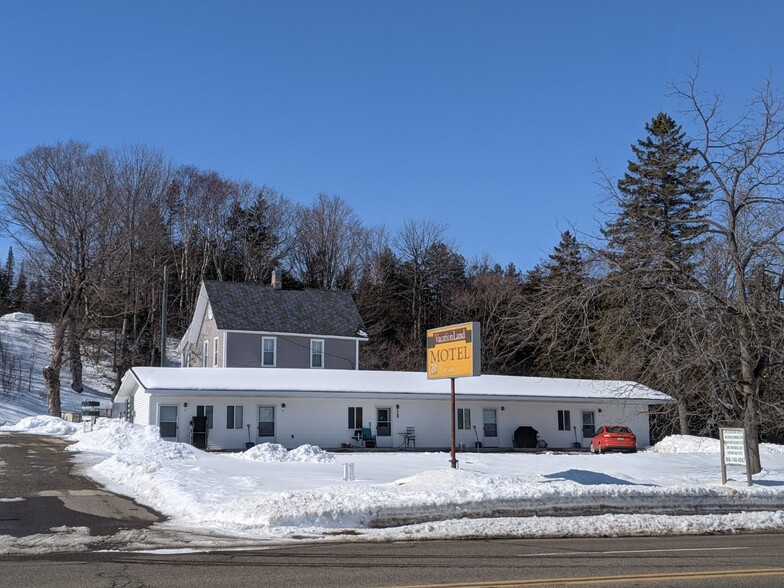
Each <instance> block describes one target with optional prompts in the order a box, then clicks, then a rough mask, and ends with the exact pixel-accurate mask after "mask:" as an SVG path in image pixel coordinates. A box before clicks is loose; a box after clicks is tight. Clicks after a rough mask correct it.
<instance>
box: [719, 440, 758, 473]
mask: <svg viewBox="0 0 784 588" xmlns="http://www.w3.org/2000/svg"><path fill="white" fill-rule="evenodd" d="M719 441H720V446H721V483H722V484H726V483H727V466H742V467H744V468H746V482H747V483H748V485H749V486H751V470H750V469H749V445H748V443H746V430H745V429H731V428H721V429H719Z"/></svg>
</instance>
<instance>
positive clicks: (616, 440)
mask: <svg viewBox="0 0 784 588" xmlns="http://www.w3.org/2000/svg"><path fill="white" fill-rule="evenodd" d="M605 451H628V452H629V453H634V452H635V451H637V437H635V436H634V433H632V430H631V429H630V428H629V427H625V426H623V425H602V426H601V427H599V429H598V430H597V431H596V434H595V435H594V436H593V438H592V439H591V453H604V452H605Z"/></svg>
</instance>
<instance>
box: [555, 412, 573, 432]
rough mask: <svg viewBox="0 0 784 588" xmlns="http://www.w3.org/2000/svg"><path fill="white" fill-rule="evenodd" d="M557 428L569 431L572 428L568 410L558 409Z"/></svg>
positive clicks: (570, 414)
mask: <svg viewBox="0 0 784 588" xmlns="http://www.w3.org/2000/svg"><path fill="white" fill-rule="evenodd" d="M558 430H559V431H571V430H572V413H571V411H569V410H559V411H558Z"/></svg>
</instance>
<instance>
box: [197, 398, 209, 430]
mask: <svg viewBox="0 0 784 588" xmlns="http://www.w3.org/2000/svg"><path fill="white" fill-rule="evenodd" d="M212 413H213V410H212V405H211V404H206V405H204V404H200V405H198V406H196V416H198V417H203V416H206V417H207V428H208V429H212Z"/></svg>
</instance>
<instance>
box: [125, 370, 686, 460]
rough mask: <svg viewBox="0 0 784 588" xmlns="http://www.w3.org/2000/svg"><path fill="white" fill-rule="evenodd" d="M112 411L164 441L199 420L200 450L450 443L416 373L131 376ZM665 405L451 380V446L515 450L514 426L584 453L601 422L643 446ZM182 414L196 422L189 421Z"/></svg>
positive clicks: (617, 388)
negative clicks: (655, 411) (154, 430)
mask: <svg viewBox="0 0 784 588" xmlns="http://www.w3.org/2000/svg"><path fill="white" fill-rule="evenodd" d="M115 402H116V403H120V405H121V410H122V411H123V412H124V413H125V414H127V415H128V416H129V418H130V419H132V420H133V421H134V422H136V423H140V424H144V425H155V426H157V427H159V428H160V431H161V436H162V437H164V438H166V439H170V440H172V441H181V442H186V443H190V442H194V441H201V440H202V438H201V437H200V436H199V437H198V440H197V439H194V438H193V433H194V425H196V428H197V429H199V431H197V432H201V429H202V426H201V423H202V422H205V423H206V427H207V430H206V435H205V436H204V437H205V438H206V446H207V447H208V448H209V449H216V450H232V449H243V448H245V447H246V445H247V444H248V443H264V442H274V443H280V444H281V445H283V446H285V447H287V448H295V447H298V446H300V445H303V444H312V445H318V446H320V447H323V448H326V449H330V448H341V447H357V446H363V445H364V444H365V440H366V438H368V436H371V437H372V438H373V439H374V442H375V446H376V447H379V448H395V447H401V448H409V447H412V446H413V445H415V446H416V447H417V448H433V449H443V448H446V447H449V445H450V442H451V416H450V382H449V380H428V379H427V375H426V374H425V373H424V372H386V371H362V370H330V369H322V370H312V369H285V368H280V369H275V370H268V369H263V368H224V369H205V368H155V367H137V368H132V369H131V370H129V371H128V372H127V373H126V374H125V376H124V377H123V380H122V384H121V386H120V390H119V392H118V395H117V398H116V399H115ZM671 402H673V400H672V399H671V398H670V397H669V396H667V395H666V394H663V393H661V392H658V391H656V390H652V389H650V388H647V387H645V386H642V385H640V384H637V383H634V382H618V381H608V380H577V379H574V380H573V379H555V378H531V377H515V376H489V375H483V376H479V377H473V378H461V379H459V380H457V382H456V427H457V437H456V441H457V443H458V444H463V445H465V446H466V447H474V446H476V445H478V444H480V443H481V446H482V447H485V448H494V447H496V448H509V449H512V448H513V447H515V445H516V442H515V431H516V430H517V429H518V428H519V427H521V426H527V427H532V428H534V429H536V431H538V432H539V434H540V436H541V437H542V438H543V439H544V440H545V441H546V442H547V444H548V446H549V447H550V448H571V447H574V446H575V445H579V446H581V447H587V446H588V443H589V442H590V438H591V437H592V436H593V434H594V430H595V429H596V428H597V427H598V426H600V425H601V424H604V423H606V422H613V423H624V424H626V425H628V426H629V427H631V428H632V430H633V431H634V432H635V434H636V435H637V439H638V443H639V444H640V446H641V447H645V446H647V445H649V444H650V437H649V422H648V415H649V410H650V407H651V406H652V405H657V404H665V403H671ZM194 417H201V418H198V419H194Z"/></svg>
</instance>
